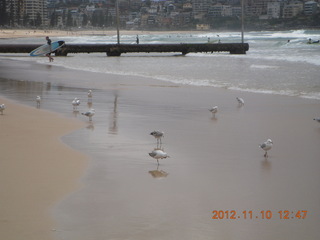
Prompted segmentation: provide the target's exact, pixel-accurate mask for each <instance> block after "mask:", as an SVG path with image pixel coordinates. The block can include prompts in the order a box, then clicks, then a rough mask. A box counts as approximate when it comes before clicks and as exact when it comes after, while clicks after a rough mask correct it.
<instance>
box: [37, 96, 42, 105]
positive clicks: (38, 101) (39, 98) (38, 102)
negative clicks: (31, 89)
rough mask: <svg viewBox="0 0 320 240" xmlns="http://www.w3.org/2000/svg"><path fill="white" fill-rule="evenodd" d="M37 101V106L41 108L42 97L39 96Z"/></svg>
mask: <svg viewBox="0 0 320 240" xmlns="http://www.w3.org/2000/svg"><path fill="white" fill-rule="evenodd" d="M36 101H37V106H38V107H40V103H41V97H40V96H37V97H36Z"/></svg>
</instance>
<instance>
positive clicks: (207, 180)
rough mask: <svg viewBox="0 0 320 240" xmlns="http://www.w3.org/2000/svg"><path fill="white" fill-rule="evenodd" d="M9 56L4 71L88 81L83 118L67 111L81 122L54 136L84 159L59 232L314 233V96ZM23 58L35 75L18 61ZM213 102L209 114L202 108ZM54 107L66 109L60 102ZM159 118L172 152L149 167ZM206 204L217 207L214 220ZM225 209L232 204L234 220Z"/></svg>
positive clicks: (318, 183)
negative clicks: (90, 111) (88, 114)
mask: <svg viewBox="0 0 320 240" xmlns="http://www.w3.org/2000/svg"><path fill="white" fill-rule="evenodd" d="M12 64H13V65H14V64H15V63H14V62H13V63H10V66H11V67H12V68H14V66H12ZM17 64H18V65H19V69H21V70H20V71H18V72H17V73H13V72H12V71H10V68H9V67H7V68H5V69H2V70H1V71H2V73H4V75H3V76H6V78H8V79H11V81H12V80H15V79H24V80H25V81H26V80H28V81H31V80H32V79H37V80H38V81H42V79H44V78H41V77H40V76H41V75H42V74H41V73H43V74H45V73H46V72H47V73H49V72H50V74H48V76H49V77H48V78H47V79H46V81H50V82H52V83H54V84H57V86H60V85H59V84H61V85H63V86H67V85H68V86H71V87H74V89H73V95H76V94H78V95H81V94H84V93H85V90H86V89H88V88H89V87H91V86H95V89H93V92H94V98H93V106H94V108H95V109H96V115H95V116H94V118H93V122H92V123H89V122H88V121H87V119H83V118H80V116H74V117H75V118H79V119H80V120H81V121H83V122H85V123H86V126H87V128H84V129H81V130H79V131H76V132H74V133H72V134H69V135H67V136H65V137H64V138H63V140H64V141H65V142H67V143H68V144H70V146H72V147H73V148H76V149H78V150H80V151H83V152H86V153H88V154H89V155H90V157H91V158H92V161H91V162H90V165H89V167H88V169H87V171H86V173H85V175H84V176H83V178H82V180H83V183H84V187H83V188H81V190H79V191H77V192H73V193H72V194H70V195H68V196H66V198H64V199H63V200H62V201H60V202H57V204H56V205H55V207H54V210H53V216H54V218H55V219H56V220H57V224H56V227H55V228H56V229H57V231H55V236H56V238H57V239H66V240H75V239H76V240H87V239H93V240H98V239H139V240H144V239H159V240H160V239H161V240H164V239H168V240H169V239H190V240H193V239H213V238H214V239H237V240H256V239H260V240H279V239H290V240H298V239H299V240H300V239H318V238H319V237H320V231H319V228H318V226H319V222H320V205H319V199H320V191H319V189H320V175H319V170H320V161H319V156H320V148H319V142H320V125H319V123H317V122H315V121H313V120H312V119H313V118H314V117H317V116H319V101H316V100H308V99H301V98H296V97H284V96H276V95H268V94H254V93H246V92H237V91H229V90H224V89H216V88H208V87H190V86H181V85H174V84H167V83H164V82H158V81H151V80H149V79H148V80H147V79H139V78H138V77H132V76H121V77H117V76H115V75H111V74H109V75H108V77H107V78H106V76H105V75H104V74H97V73H88V72H82V71H74V70H68V69H62V68H59V67H56V66H51V67H50V68H48V66H47V65H36V64H32V63H17ZM29 64H30V65H31V67H36V68H37V74H32V75H31V74H30V73H29V72H28V69H30V67H25V68H23V67H21V66H22V65H25V66H28V65H29ZM62 75H63V79H62V78H61V76H62ZM88 78H89V79H90V80H91V82H88ZM40 79H41V80H40ZM71 79H76V81H71ZM106 79H107V80H106ZM25 84H26V86H25V88H23V89H21V88H22V86H21V84H16V85H15V84H12V85H10V84H8V85H7V86H9V87H11V88H12V90H11V91H8V92H7V94H9V95H10V94H11V96H12V97H14V98H17V97H18V98H19V97H20V96H21V95H23V94H26V92H27V91H32V90H33V89H32V86H31V85H30V86H29V85H27V82H26V83H25ZM57 86H55V87H52V88H51V90H50V91H51V92H53V91H57V94H53V95H54V96H59V98H62V99H63V98H64V97H65V95H66V94H67V93H66V92H65V91H66V90H64V88H63V87H60V88H59V87H57ZM76 86H78V87H79V88H76ZM19 87H20V89H19ZM15 89H19V91H20V93H17V94H16V93H15V94H13V93H11V92H14V90H15ZM55 89H56V90H55ZM57 89H58V90H57ZM68 94H69V92H68ZM239 95H240V96H241V97H243V98H244V99H245V105H244V106H242V107H239V106H238V104H237V101H236V97H237V96H239ZM25 99H27V98H25ZM57 101H58V99H57ZM213 105H218V106H219V111H218V113H217V114H216V117H212V115H211V113H210V112H209V111H208V108H209V107H211V106H213ZM55 107H57V108H58V109H59V108H61V111H63V112H65V113H66V114H67V112H70V111H71V110H70V109H66V107H65V105H64V103H63V104H61V105H58V106H55ZM68 107H69V105H68ZM29 110H30V109H29ZM8 114H9V113H8ZM0 117H2V116H0ZM157 129H159V130H162V131H164V132H165V137H164V139H163V144H162V148H164V150H165V151H166V152H167V153H168V154H169V156H170V158H168V159H163V160H160V165H159V166H157V164H156V161H155V160H154V159H152V158H150V156H149V155H148V153H149V152H151V151H152V150H153V149H154V148H155V147H156V140H155V139H154V138H153V137H152V136H150V135H149V133H150V132H151V131H153V130H157ZM267 138H271V139H272V140H273V142H274V147H273V148H272V149H271V150H270V152H269V158H267V159H266V158H264V157H263V154H264V152H263V151H262V150H261V149H259V147H258V145H259V144H260V143H262V142H263V141H265V140H266V139H267ZM24 141H26V140H24ZM12 146H13V143H12ZM70 192H72V191H71V190H70ZM57 200H58V199H57ZM215 210H217V211H223V212H224V216H223V217H221V219H212V217H213V216H214V213H212V212H213V211H215ZM226 211H229V214H230V215H231V211H235V212H236V215H235V219H231V216H230V215H229V218H227V217H226ZM244 211H247V212H246V213H247V219H244ZM249 211H252V212H251V213H250V214H251V215H249ZM267 211H268V214H269V215H268V217H266V212H267ZM279 211H280V213H279ZM281 211H282V213H284V212H285V211H289V213H290V215H289V216H288V219H284V218H283V219H280V214H281ZM299 211H300V212H299ZM301 211H307V216H306V217H305V218H304V219H302V217H301V214H302V213H303V212H301ZM270 212H271V213H272V216H270ZM297 213H300V215H297ZM299 216H300V217H299ZM263 218H264V219H263ZM267 218H269V219H267Z"/></svg>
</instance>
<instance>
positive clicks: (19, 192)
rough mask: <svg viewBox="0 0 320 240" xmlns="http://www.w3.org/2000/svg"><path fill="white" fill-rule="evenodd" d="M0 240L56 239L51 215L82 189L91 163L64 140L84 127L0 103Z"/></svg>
mask: <svg viewBox="0 0 320 240" xmlns="http://www.w3.org/2000/svg"><path fill="white" fill-rule="evenodd" d="M0 102H1V104H2V103H4V104H5V105H6V109H5V111H4V114H3V115H0V136H1V137H0V146H1V161H0V171H1V173H0V199H1V204H0V239H6V240H11V239H12V240H17V239H33V240H44V239H52V238H53V237H52V233H53V232H54V229H53V228H54V222H53V220H52V219H51V217H50V214H49V210H50V208H51V207H52V206H53V204H54V203H55V202H56V201H58V200H59V199H61V198H62V196H64V195H65V194H67V193H69V192H70V191H73V190H75V189H76V188H79V187H80V183H79V181H78V179H79V177H80V176H81V175H82V174H83V172H84V170H85V168H86V166H87V157H86V156H85V155H83V154H80V153H78V152H76V151H74V150H73V149H71V148H69V147H68V146H66V145H65V144H63V143H62V142H61V141H60V140H59V139H60V137H61V136H63V135H65V134H67V133H70V132H71V131H74V130H76V129H79V128H81V127H83V124H82V123H81V122H80V121H77V120H70V119H65V118H64V117H62V116H59V115H57V114H54V113H51V112H48V111H44V110H39V109H36V108H32V107H27V106H22V105H20V104H17V103H13V102H11V101H9V100H7V99H3V98H0Z"/></svg>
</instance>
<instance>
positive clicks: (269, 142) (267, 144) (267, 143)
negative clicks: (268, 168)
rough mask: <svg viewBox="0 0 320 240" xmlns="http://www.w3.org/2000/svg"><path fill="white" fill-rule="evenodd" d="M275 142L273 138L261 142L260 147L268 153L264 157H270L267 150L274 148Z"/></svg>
mask: <svg viewBox="0 0 320 240" xmlns="http://www.w3.org/2000/svg"><path fill="white" fill-rule="evenodd" d="M272 145H273V142H272V140H271V139H268V140H267V141H265V142H264V143H262V144H260V145H259V147H260V148H262V149H263V150H264V151H265V152H266V153H265V154H264V155H263V156H264V157H268V153H267V151H269V150H270V149H271V148H272Z"/></svg>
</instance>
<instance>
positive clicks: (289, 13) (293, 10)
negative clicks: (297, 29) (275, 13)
mask: <svg viewBox="0 0 320 240" xmlns="http://www.w3.org/2000/svg"><path fill="white" fill-rule="evenodd" d="M302 11H303V3H302V2H292V3H288V4H285V5H284V7H283V17H284V18H292V17H295V16H297V15H298V14H299V13H302Z"/></svg>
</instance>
